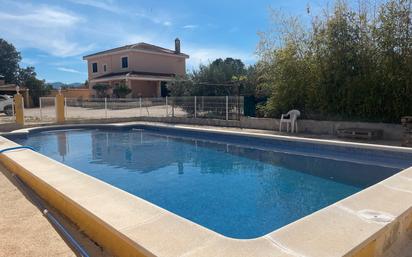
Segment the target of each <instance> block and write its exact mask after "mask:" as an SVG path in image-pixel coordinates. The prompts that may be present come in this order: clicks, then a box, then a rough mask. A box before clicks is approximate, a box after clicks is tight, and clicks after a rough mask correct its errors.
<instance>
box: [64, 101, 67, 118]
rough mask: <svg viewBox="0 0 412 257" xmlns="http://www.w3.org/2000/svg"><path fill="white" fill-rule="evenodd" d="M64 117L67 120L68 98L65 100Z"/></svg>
mask: <svg viewBox="0 0 412 257" xmlns="http://www.w3.org/2000/svg"><path fill="white" fill-rule="evenodd" d="M64 117H66V118H67V98H66V97H65V98H64Z"/></svg>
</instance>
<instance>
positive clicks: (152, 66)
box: [83, 39, 189, 98]
mask: <svg viewBox="0 0 412 257" xmlns="http://www.w3.org/2000/svg"><path fill="white" fill-rule="evenodd" d="M187 58H189V56H188V55H187V54H184V53H182V52H181V51H180V40H179V39H176V40H175V49H174V50H170V49H166V48H163V47H159V46H155V45H151V44H147V43H138V44H134V45H126V46H122V47H118V48H114V49H110V50H106V51H102V52H98V53H95V54H90V55H86V56H84V57H83V60H87V67H88V79H89V89H90V91H91V92H90V93H91V94H90V95H92V96H97V94H96V92H95V90H93V86H94V85H96V84H106V85H108V86H109V89H108V90H107V91H106V95H108V96H111V95H112V93H113V91H112V90H113V88H115V87H116V86H118V85H120V84H123V83H124V84H125V85H127V86H128V87H129V88H130V89H131V90H132V91H131V93H130V94H129V95H128V96H127V97H132V98H136V97H159V96H161V84H162V82H167V81H171V80H173V79H174V78H175V77H176V76H184V75H185V72H186V59H187Z"/></svg>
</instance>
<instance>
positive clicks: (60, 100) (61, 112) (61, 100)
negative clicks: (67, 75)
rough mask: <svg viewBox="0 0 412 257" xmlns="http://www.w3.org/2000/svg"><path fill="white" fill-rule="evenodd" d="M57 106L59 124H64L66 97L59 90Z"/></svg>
mask: <svg viewBox="0 0 412 257" xmlns="http://www.w3.org/2000/svg"><path fill="white" fill-rule="evenodd" d="M55 105H56V119H57V123H64V121H65V119H66V118H65V116H64V96H63V95H62V93H61V90H60V89H59V93H58V94H57V95H56V98H55Z"/></svg>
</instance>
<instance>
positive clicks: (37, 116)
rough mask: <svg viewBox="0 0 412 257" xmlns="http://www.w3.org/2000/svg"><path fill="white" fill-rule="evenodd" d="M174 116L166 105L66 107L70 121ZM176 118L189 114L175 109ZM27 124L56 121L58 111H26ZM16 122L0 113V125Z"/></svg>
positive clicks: (30, 109) (36, 109)
mask: <svg viewBox="0 0 412 257" xmlns="http://www.w3.org/2000/svg"><path fill="white" fill-rule="evenodd" d="M166 113H168V115H172V107H171V106H166V105H160V106H151V107H142V108H139V107H134V108H127V109H107V110H105V109H104V107H100V108H83V107H73V106H68V107H66V118H67V119H68V120H86V119H105V118H133V117H141V116H151V117H166ZM173 115H174V116H175V117H186V116H187V115H188V114H187V113H186V112H185V111H184V110H182V109H181V108H174V109H173ZM24 117H25V121H26V122H48V121H54V120H55V119H56V110H55V108H54V106H46V107H43V108H42V109H40V108H26V109H24ZM12 122H14V117H13V116H6V115H5V114H3V113H0V124H2V123H4V124H5V123H12Z"/></svg>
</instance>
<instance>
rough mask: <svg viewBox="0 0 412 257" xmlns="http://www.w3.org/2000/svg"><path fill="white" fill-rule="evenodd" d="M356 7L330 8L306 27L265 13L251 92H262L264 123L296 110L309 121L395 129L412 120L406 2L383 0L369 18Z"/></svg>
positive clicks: (411, 33) (411, 40)
mask: <svg viewBox="0 0 412 257" xmlns="http://www.w3.org/2000/svg"><path fill="white" fill-rule="evenodd" d="M364 7H365V8H363V9H362V8H360V9H359V10H357V11H354V10H352V9H351V8H350V7H348V6H347V5H346V4H345V3H344V2H342V1H338V2H337V3H336V4H335V6H334V8H333V11H332V13H328V14H327V15H325V16H316V15H315V16H314V17H312V24H311V26H309V27H308V26H304V25H302V23H301V22H300V21H299V19H298V18H296V17H291V18H284V17H282V16H281V15H278V13H276V12H275V11H272V12H273V13H272V14H273V15H272V17H273V19H274V22H273V26H272V28H271V30H269V31H268V32H265V33H261V39H260V44H259V48H258V52H259V56H260V60H259V66H260V69H259V77H260V78H262V81H261V83H260V85H259V86H261V87H264V88H266V89H269V91H270V97H269V100H268V102H267V103H266V105H265V107H264V108H260V111H263V112H264V114H265V116H270V117H278V116H279V114H280V113H284V112H286V111H288V110H290V109H299V110H301V111H303V115H306V116H310V117H315V118H333V119H347V120H363V121H383V122H399V120H400V117H401V116H404V115H411V114H412V105H411V104H410V101H411V96H412V76H411V74H412V23H411V20H412V12H411V10H410V8H411V7H410V1H405V0H389V1H387V2H386V3H384V4H382V5H381V6H380V7H379V8H378V9H377V11H376V13H374V9H373V8H372V7H368V6H366V5H364ZM308 11H309V13H310V8H309V9H308ZM279 17H282V18H280V19H279ZM279 35H280V40H277V39H278V38H279Z"/></svg>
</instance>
